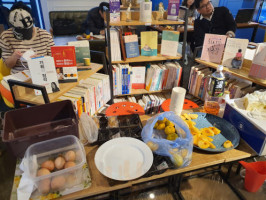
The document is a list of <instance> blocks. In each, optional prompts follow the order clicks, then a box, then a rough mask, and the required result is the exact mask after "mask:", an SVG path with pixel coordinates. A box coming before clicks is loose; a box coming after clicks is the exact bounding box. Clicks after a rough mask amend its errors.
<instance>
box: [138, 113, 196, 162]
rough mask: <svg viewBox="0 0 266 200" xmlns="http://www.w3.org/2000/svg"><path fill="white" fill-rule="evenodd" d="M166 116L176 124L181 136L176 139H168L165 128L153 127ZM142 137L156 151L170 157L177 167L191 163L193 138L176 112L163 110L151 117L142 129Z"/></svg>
mask: <svg viewBox="0 0 266 200" xmlns="http://www.w3.org/2000/svg"><path fill="white" fill-rule="evenodd" d="M164 118H166V119H168V120H170V121H171V122H173V123H174V125H175V129H176V132H177V134H178V136H179V137H178V138H177V139H175V140H174V141H170V140H167V139H166V134H165V133H164V130H157V129H154V128H153V127H154V125H155V123H156V122H157V121H158V120H163V119H164ZM141 137H142V140H143V141H144V142H145V143H146V144H147V145H148V146H149V147H150V148H151V150H152V151H153V152H154V153H156V154H158V155H161V156H168V157H170V159H171V160H172V162H173V163H174V164H175V166H176V167H185V166H188V165H189V164H190V162H191V156H192V149H193V138H192V135H191V133H190V130H189V128H188V126H187V125H186V124H185V122H184V121H183V120H182V119H181V118H180V117H179V116H177V115H175V114H174V112H163V113H161V114H157V115H155V116H154V117H152V118H150V119H149V120H148V121H147V124H146V125H145V126H144V128H143V129H142V132H141Z"/></svg>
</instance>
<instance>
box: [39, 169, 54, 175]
mask: <svg viewBox="0 0 266 200" xmlns="http://www.w3.org/2000/svg"><path fill="white" fill-rule="evenodd" d="M50 173H51V172H50V171H49V170H48V169H46V168H41V169H39V170H38V172H37V176H44V175H47V174H50Z"/></svg>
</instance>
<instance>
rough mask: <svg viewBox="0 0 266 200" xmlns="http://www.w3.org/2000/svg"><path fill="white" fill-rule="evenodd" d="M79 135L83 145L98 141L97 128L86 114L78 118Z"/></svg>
mask: <svg viewBox="0 0 266 200" xmlns="http://www.w3.org/2000/svg"><path fill="white" fill-rule="evenodd" d="M79 133H80V140H81V141H82V143H83V144H84V145H86V144H88V143H93V142H95V141H97V139H98V127H97V125H96V123H95V122H94V120H93V119H92V118H91V117H90V116H89V115H88V114H87V113H82V114H81V116H80V122H79Z"/></svg>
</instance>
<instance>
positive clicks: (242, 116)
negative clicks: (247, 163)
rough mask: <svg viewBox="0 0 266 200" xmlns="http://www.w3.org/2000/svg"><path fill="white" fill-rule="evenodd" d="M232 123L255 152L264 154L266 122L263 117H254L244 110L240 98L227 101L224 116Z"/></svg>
mask: <svg viewBox="0 0 266 200" xmlns="http://www.w3.org/2000/svg"><path fill="white" fill-rule="evenodd" d="M223 118H224V119H225V120H227V121H229V122H230V123H231V124H233V125H234V126H235V127H236V128H237V130H238V131H239V134H240V136H241V138H242V139H244V140H245V141H246V142H247V143H248V145H249V146H250V147H251V148H252V149H253V150H254V151H256V152H257V154H258V155H260V156H262V155H266V123H265V119H264V120H263V119H260V120H259V119H254V118H252V117H251V116H250V115H249V113H248V111H246V110H244V107H243V100H242V99H232V100H230V101H227V103H226V107H225V111H224V117H223Z"/></svg>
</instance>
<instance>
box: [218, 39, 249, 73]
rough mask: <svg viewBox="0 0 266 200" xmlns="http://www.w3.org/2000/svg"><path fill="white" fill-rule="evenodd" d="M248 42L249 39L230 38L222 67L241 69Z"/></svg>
mask: <svg viewBox="0 0 266 200" xmlns="http://www.w3.org/2000/svg"><path fill="white" fill-rule="evenodd" d="M248 42H249V41H248V40H247V39H236V38H228V39H227V41H226V46H225V50H224V56H223V62H222V65H224V66H225V67H228V68H234V69H240V68H241V67H242V64H243V60H244V55H245V52H246V49H247V46H248Z"/></svg>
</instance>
